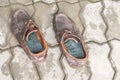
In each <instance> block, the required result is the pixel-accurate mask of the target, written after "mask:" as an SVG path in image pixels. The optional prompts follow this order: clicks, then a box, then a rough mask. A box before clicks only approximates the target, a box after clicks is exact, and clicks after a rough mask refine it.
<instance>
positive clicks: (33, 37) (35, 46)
mask: <svg viewBox="0 0 120 80" xmlns="http://www.w3.org/2000/svg"><path fill="white" fill-rule="evenodd" d="M26 43H27V45H28V47H29V49H30V51H31V52H32V53H33V54H37V53H39V52H41V51H43V50H44V48H43V45H42V44H41V41H40V40H39V38H38V37H37V33H36V32H32V33H31V34H30V35H29V36H28V40H27V41H26Z"/></svg>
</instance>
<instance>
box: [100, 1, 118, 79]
mask: <svg viewBox="0 0 120 80" xmlns="http://www.w3.org/2000/svg"><path fill="white" fill-rule="evenodd" d="M101 4H102V5H103V7H102V11H101V16H102V18H103V21H104V23H105V25H106V27H107V28H106V31H105V33H104V35H105V37H106V39H108V37H107V34H106V33H107V31H108V29H109V26H108V23H107V21H106V19H105V17H104V14H103V12H104V9H105V4H104V1H101ZM108 45H109V47H110V51H109V54H108V60H109V62H110V63H111V67H112V68H113V70H114V75H113V78H112V80H114V79H115V76H116V71H117V68H116V66H115V65H114V63H113V62H114V61H113V59H112V57H111V53H112V52H111V51H112V47H111V45H110V43H109V42H108ZM113 65H114V66H113Z"/></svg>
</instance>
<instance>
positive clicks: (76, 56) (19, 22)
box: [11, 9, 88, 66]
mask: <svg viewBox="0 0 120 80" xmlns="http://www.w3.org/2000/svg"><path fill="white" fill-rule="evenodd" d="M11 24H12V25H11V31H12V32H13V34H14V35H15V37H16V39H17V40H18V42H19V43H20V45H21V46H22V48H23V49H24V50H25V52H26V53H27V55H28V57H30V58H31V59H32V60H35V61H40V62H41V61H43V60H45V59H46V56H47V49H48V46H47V43H46V41H45V39H44V37H43V35H42V32H41V31H40V30H39V29H38V27H37V25H36V24H35V22H34V21H33V20H32V19H31V17H30V16H29V15H28V13H27V12H26V11H25V10H23V9H17V10H15V12H14V14H13V15H12V21H11ZM53 27H54V31H55V33H56V38H57V41H58V42H59V43H60V46H61V49H62V51H63V52H64V53H65V56H66V59H67V61H68V63H69V64H70V65H71V66H82V65H84V63H85V62H86V61H87V58H88V53H87V51H86V48H85V45H84V43H83V40H82V38H81V36H80V34H79V31H78V29H77V28H76V27H75V24H74V22H73V21H72V20H71V19H70V18H69V17H67V16H66V15H64V14H56V15H55V16H54V19H53Z"/></svg>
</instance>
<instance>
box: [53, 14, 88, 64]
mask: <svg viewBox="0 0 120 80" xmlns="http://www.w3.org/2000/svg"><path fill="white" fill-rule="evenodd" d="M54 30H55V32H56V37H57V40H58V42H59V43H60V44H61V48H62V50H63V52H64V53H65V56H66V58H67V60H68V62H69V63H70V65H73V66H81V65H83V63H84V62H85V61H86V60H87V57H88V54H87V51H86V47H85V45H84V43H83V40H82V38H81V36H80V34H79V30H78V29H77V28H76V27H75V24H74V22H73V21H72V20H71V19H70V18H69V17H67V16H66V15H64V14H57V15H55V17H54Z"/></svg>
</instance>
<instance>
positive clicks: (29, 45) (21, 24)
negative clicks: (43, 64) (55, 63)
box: [11, 9, 48, 61]
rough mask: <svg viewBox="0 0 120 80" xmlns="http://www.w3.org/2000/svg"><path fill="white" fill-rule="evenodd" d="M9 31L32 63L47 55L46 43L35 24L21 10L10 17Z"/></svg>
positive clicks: (41, 59)
mask: <svg viewBox="0 0 120 80" xmlns="http://www.w3.org/2000/svg"><path fill="white" fill-rule="evenodd" d="M11 31H12V33H13V34H14V35H15V37H16V39H17V40H18V42H19V43H20V45H21V46H22V48H23V49H24V50H25V52H26V53H27V55H28V56H29V57H30V58H31V59H32V60H34V61H43V60H44V59H45V58H46V55H47V48H48V46H47V43H46V41H45V39H44V38H43V35H42V33H41V31H40V30H39V29H38V28H37V26H36V24H35V22H34V21H33V20H32V19H31V17H30V16H29V15H28V13H27V12H26V11H25V10H23V9H17V10H15V11H14V14H13V15H12V21H11Z"/></svg>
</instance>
